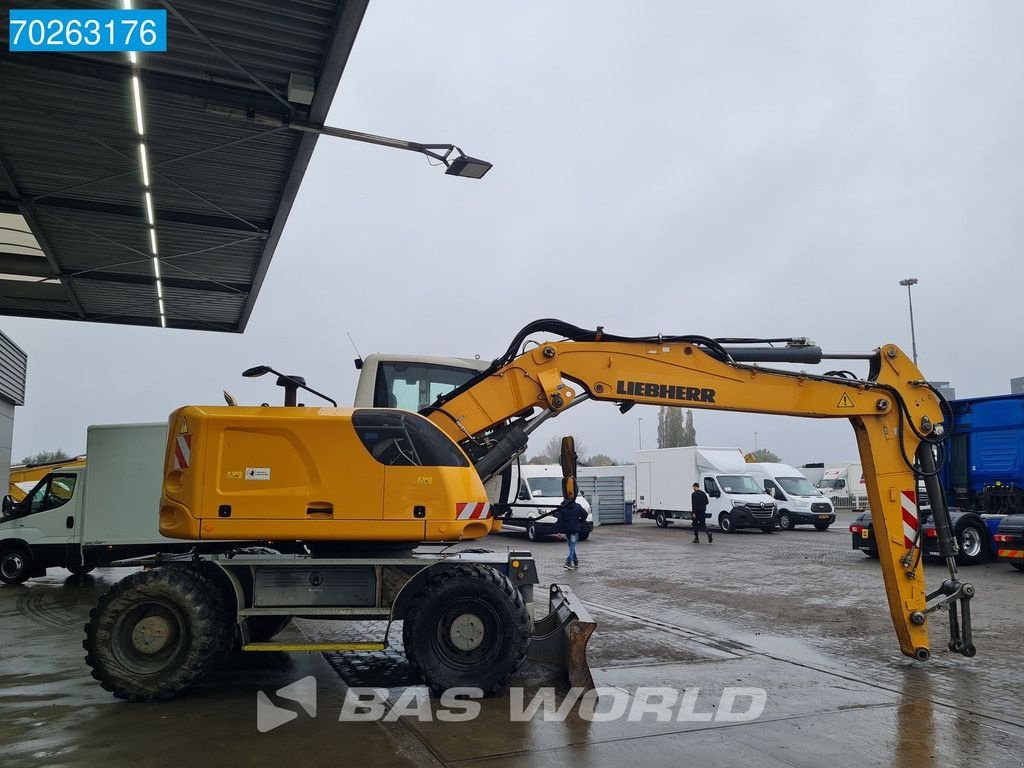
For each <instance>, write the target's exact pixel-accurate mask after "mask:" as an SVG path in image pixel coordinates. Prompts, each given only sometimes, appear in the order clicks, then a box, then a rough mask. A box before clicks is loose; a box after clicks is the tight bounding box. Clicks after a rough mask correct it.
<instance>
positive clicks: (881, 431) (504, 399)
mask: <svg viewBox="0 0 1024 768" xmlns="http://www.w3.org/2000/svg"><path fill="white" fill-rule="evenodd" d="M538 332H547V333H555V334H558V335H560V336H563V337H564V338H562V339H561V340H557V341H549V342H543V343H540V344H537V345H536V346H533V347H531V348H530V349H528V350H527V351H526V352H524V353H522V354H515V353H516V351H517V350H518V348H519V346H520V345H521V344H522V343H523V341H525V339H526V336H528V335H530V334H532V333H538ZM730 341H732V342H738V343H745V344H747V346H735V345H733V346H730V345H729V342H730ZM758 341H759V340H751V339H743V340H713V339H708V338H705V337H696V336H693V337H671V338H663V337H655V338H640V339H636V338H623V337H614V336H608V335H606V334H604V333H603V331H602V330H601V329H598V330H596V331H586V330H583V329H579V328H575V327H573V326H569V325H566V324H564V323H561V322H559V321H538V322H536V323H533V324H531V325H530V326H527V327H526V328H524V329H523V331H522V332H520V334H519V335H518V336H517V337H516V340H515V341H513V344H512V345H511V346H510V348H509V352H507V353H506V355H505V356H504V357H503V358H499V359H498V360H496V361H494V363H493V364H492V365H491V366H490V367H489V368H487V369H486V370H484V371H482V372H481V373H480V374H479V375H477V376H475V377H473V378H472V379H471V380H470V381H468V382H467V383H466V384H464V385H462V386H460V387H458V388H456V389H455V390H453V391H452V392H450V393H448V394H447V395H444V396H442V397H440V398H438V400H437V401H436V402H435V403H433V404H432V405H431V406H429V407H427V408H425V409H424V410H422V411H421V413H422V414H423V415H425V416H427V418H429V419H430V420H431V421H432V422H433V423H434V424H435V425H437V426H438V427H439V428H440V429H442V430H443V431H445V432H446V433H447V434H448V435H449V436H450V437H451V438H452V439H453V440H455V441H456V442H458V443H460V445H462V447H463V448H464V449H465V450H466V451H467V453H468V454H469V455H470V457H471V458H472V459H473V460H474V462H475V464H476V467H477V469H478V471H479V473H480V475H481V477H483V479H484V480H487V479H488V478H490V477H493V476H494V475H496V474H498V473H499V472H501V471H502V470H503V469H504V468H505V467H506V466H508V465H509V463H511V462H512V461H513V460H514V459H515V458H516V456H518V455H519V454H520V453H522V451H523V450H524V449H525V447H526V442H527V438H528V435H529V434H530V432H532V431H533V430H534V429H535V428H536V427H537V426H539V424H540V423H542V422H543V421H545V420H546V419H548V418H551V417H553V416H556V415H558V414H560V413H563V412H565V411H566V410H568V409H569V408H571V407H573V406H574V405H576V404H577V403H580V402H583V401H584V400H587V399H593V400H605V401H609V402H613V403H618V404H619V407H620V409H621V410H622V411H623V412H625V411H626V410H628V409H629V408H631V407H632V406H633V405H634V404H636V403H642V404H648V405H666V406H679V407H686V408H701V409H709V410H727V411H744V412H749V413H767V414H778V415H788V416H803V417H810V418H825V419H827V418H843V419H848V420H849V421H850V423H851V424H852V425H853V429H854V431H855V433H856V437H857V444H858V447H859V450H860V456H861V461H862V462H863V467H864V477H865V484H866V486H867V492H868V500H869V503H870V509H871V515H872V522H873V524H874V530H875V536H876V539H877V541H878V548H879V556H880V561H881V567H882V576H883V580H884V583H885V590H886V595H887V597H888V601H889V610H890V614H891V616H892V621H893V625H894V627H895V629H896V634H897V636H898V638H899V643H900V649H901V650H902V652H903V653H904V654H906V655H907V656H911V657H913V658H915V659H918V660H926V659H927V658H928V657H929V655H930V652H929V643H928V626H927V625H928V616H929V615H930V614H931V613H933V612H935V611H937V610H948V611H949V621H950V630H951V639H950V643H949V645H950V649H951V650H955V651H957V652H960V653H963V654H964V655H968V656H973V655H974V645H973V643H972V642H971V634H970V607H969V606H970V603H969V601H970V598H971V597H972V596H973V593H974V590H973V587H971V585H969V584H963V583H961V582H960V581H959V579H958V577H957V572H956V564H955V560H954V559H953V558H954V555H955V554H956V544H955V540H954V538H953V535H952V527H951V525H950V524H949V516H948V511H947V510H946V507H945V501H944V497H943V494H942V490H941V486H940V484H939V483H938V481H937V480H936V478H935V472H936V459H935V453H936V450H938V446H939V444H940V443H941V442H942V439H943V435H944V434H946V428H945V426H946V425H944V424H943V422H944V421H945V419H946V416H945V414H944V412H943V407H942V405H943V402H942V400H941V396H940V395H938V393H937V392H936V391H935V390H934V389H933V388H932V387H931V386H930V385H928V383H927V382H926V381H925V380H924V376H922V374H921V372H920V371H919V370H918V368H917V367H916V366H915V365H914V363H913V362H912V361H911V360H910V359H909V358H908V357H907V356H906V355H905V354H904V353H903V352H902V351H900V349H898V348H897V347H896V346H894V345H891V344H887V345H884V346H882V347H880V348H879V349H877V350H875V351H874V352H871V353H864V354H853V355H838V354H837V355H825V354H823V353H822V352H821V350H820V349H819V348H817V347H814V346H812V345H809V344H807V343H806V342H805V341H803V340H788V342H789V343H787V344H786V346H782V347H778V346H767V345H758V344H757V342H758ZM773 341H774V342H776V343H779V342H783V341H787V340H773ZM823 358H825V359H828V358H842V359H850V358H855V359H862V360H868V361H869V364H870V374H869V376H868V378H867V379H858V378H855V377H854V376H853V374H850V373H849V372H847V371H833V372H830V373H827V374H824V375H812V374H808V373H806V372H797V371H788V370H778V369H766V368H764V367H761V366H760V365H758V364H755V361H757V362H773V361H774V362H778V363H817V362H820V361H821V359H823ZM919 475H920V476H923V477H924V478H925V482H926V484H927V487H928V491H929V497H930V499H931V505H932V516H933V517H934V519H935V522H936V528H937V532H938V536H939V542H938V543H939V546H940V552H941V554H942V555H943V556H945V558H946V560H947V563H948V565H949V568H950V578H949V579H947V580H946V581H944V582H943V584H942V586H941V587H940V589H938V590H936V591H935V592H934V593H932V594H928V593H926V591H925V584H924V574H923V569H922V566H921V550H920V525H919V515H920V510H919V508H918V505H917V498H916V496H917V487H918V485H917V480H918V476H919ZM929 601H933V602H934V604H933V605H931V606H930V607H929ZM958 609H959V610H958Z"/></svg>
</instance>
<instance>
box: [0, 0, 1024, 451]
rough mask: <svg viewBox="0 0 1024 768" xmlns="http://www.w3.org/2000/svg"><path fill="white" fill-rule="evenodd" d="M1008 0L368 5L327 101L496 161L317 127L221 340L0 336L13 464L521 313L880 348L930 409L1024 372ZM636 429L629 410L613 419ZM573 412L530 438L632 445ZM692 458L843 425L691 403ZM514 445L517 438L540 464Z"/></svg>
mask: <svg viewBox="0 0 1024 768" xmlns="http://www.w3.org/2000/svg"><path fill="white" fill-rule="evenodd" d="M1022 28H1024V4H1022V3H1020V2H1019V0H1007V1H1006V2H984V1H978V2H970V3H964V2H962V1H961V0H956V1H955V2H941V1H939V2H937V1H936V0H928V1H927V2H902V3H893V2H829V3H821V2H811V1H810V0H808V1H807V2H781V1H780V0H776V1H775V2H772V3H765V2H759V1H757V0H746V1H745V2H724V1H723V0H717V1H716V2H681V1H679V0H663V1H661V2H654V1H648V2H634V3H594V2H556V3H553V2H551V1H550V0H544V1H543V2H528V1H526V0H524V1H522V2H517V3H482V2H479V0H465V1H464V2H444V3H422V2H411V1H410V2H398V1H397V0H396V1H392V2H388V1H386V0H371V2H370V7H369V10H368V12H367V14H366V17H365V19H364V22H363V25H362V28H361V30H360V32H359V36H358V38H357V40H356V44H355V49H354V51H353V54H352V58H351V60H350V61H349V65H348V68H347V70H346V72H345V75H344V77H343V79H342V82H341V87H340V89H339V92H338V95H337V96H336V98H335V101H334V105H333V108H332V110H331V114H330V122H331V123H332V124H334V125H339V126H343V127H347V128H353V129H358V130H364V131H370V132H374V133H380V134H384V135H391V136H398V137H403V138H409V139H415V140H418V141H423V142H453V143H456V144H459V145H460V146H461V147H462V148H463V149H464V150H465V151H466V152H467V153H469V154H471V155H476V156H479V157H482V158H485V159H487V160H490V161H491V162H493V163H494V169H493V170H492V171H491V172H490V174H489V175H488V176H487V177H486V178H485V179H484V180H482V181H470V180H463V179H456V178H449V177H446V176H444V175H443V173H441V171H440V170H438V169H435V168H431V167H430V166H428V165H427V163H426V161H425V160H424V159H423V158H421V157H420V156H417V155H415V154H412V153H404V152H399V151H395V150H388V149H383V148H378V147H373V146H369V145H363V144H357V143H353V142H345V141H341V140H333V139H326V138H325V139H321V140H320V142H319V145H318V147H317V150H316V153H315V155H314V157H313V160H312V162H311V164H310V166H309V170H308V171H307V173H306V178H305V181H304V182H303V185H302V188H301V190H300V192H299V195H298V198H297V200H296V204H295V206H294V208H293V209H292V213H291V216H290V218H289V221H288V225H287V227H286V229H285V233H284V236H283V238H282V240H281V242H280V244H279V246H278V249H277V253H276V255H275V256H274V260H273V262H272V264H271V267H270V272H269V274H268V276H267V280H266V282H265V284H264V286H263V290H262V294H261V296H260V298H259V301H258V302H257V305H256V309H255V311H254V313H253V315H252V319H251V321H250V323H249V326H248V329H247V331H246V332H245V334H244V335H241V336H238V335H230V334H209V333H199V332H191V331H187V332H186V331H176V330H171V329H168V330H160V329H142V328H121V327H113V326H103V325H95V324H81V323H69V322H57V321H39V320H22V319H14V318H6V317H5V318H0V327H2V328H3V330H4V331H6V332H7V334H8V335H9V336H11V337H12V338H13V339H14V340H15V342H16V343H18V344H19V345H20V346H21V347H23V348H24V349H25V350H26V351H27V352H28V354H29V380H28V396H27V402H26V404H25V406H24V407H22V408H20V409H18V411H17V416H16V423H15V436H14V458H15V460H17V459H20V458H22V457H23V456H24V455H26V454H28V453H34V452H36V451H40V450H49V449H55V448H63V449H64V450H67V451H71V452H77V451H82V450H84V448H85V430H86V426H87V425H89V424H94V423H114V422H137V421H163V420H165V419H166V417H167V415H168V413H169V412H170V411H171V410H173V409H174V408H176V407H177V406H179V405H183V404H186V403H218V402H221V399H220V398H221V394H220V393H221V390H222V389H224V388H228V389H231V390H232V391H233V392H234V393H235V395H236V396H237V397H238V398H239V400H240V401H241V402H248V403H258V402H260V401H262V400H270V401H272V402H277V401H278V399H279V396H280V395H279V390H277V389H276V388H274V387H273V386H272V381H271V380H270V379H257V380H243V379H241V378H240V377H239V373H240V372H241V370H242V369H243V368H246V367H248V366H250V365H253V364H257V363H268V364H271V365H273V366H275V367H277V368H280V369H285V370H287V371H289V372H293V373H299V374H303V375H305V376H306V378H307V380H308V381H309V383H310V384H311V385H312V386H314V387H316V388H318V389H321V390H324V391H327V392H329V393H332V394H333V395H334V396H335V397H336V398H337V399H338V400H339V401H340V402H343V403H344V402H351V399H352V396H353V394H354V391H355V383H356V371H355V370H354V368H353V365H352V358H353V356H354V353H353V351H352V348H351V346H350V344H349V341H348V339H347V337H346V333H351V334H352V336H353V337H354V338H355V340H356V342H357V344H358V345H359V348H360V350H361V352H362V353H363V354H364V355H366V354H369V353H370V352H373V351H382V352H383V351H388V352H411V353H420V354H449V355H459V356H469V357H471V356H473V355H477V354H478V355H480V356H481V357H483V358H487V359H490V358H492V357H495V356H496V355H498V354H499V353H500V352H501V351H503V350H504V349H505V347H506V346H507V344H508V342H509V340H510V338H511V337H512V335H513V334H514V333H515V332H516V331H517V330H518V329H519V328H520V327H521V326H523V325H524V324H525V323H527V322H529V321H531V320H533V319H536V318H539V317H557V318H561V319H564V320H566V321H569V322H572V323H574V324H576V325H580V326H585V327H594V326H596V325H604V326H605V327H606V329H607V330H608V331H609V332H613V333H620V334H626V335H649V334H655V333H659V332H662V333H666V334H682V333H695V334H704V335H708V336H809V337H811V338H812V339H814V340H815V341H816V342H817V343H819V344H820V345H822V346H823V347H825V348H826V349H830V350H869V349H873V348H875V347H877V346H879V345H880V344H883V343H886V342H896V343H897V344H899V345H900V346H902V347H903V348H904V349H906V350H907V351H908V352H909V350H910V324H909V319H908V312H907V295H906V289H904V288H901V287H900V286H899V284H898V283H899V280H900V279H901V278H904V277H908V276H914V277H917V278H919V279H920V284H919V285H917V286H916V287H915V289H914V302H915V304H914V308H915V320H916V324H917V342H918V353H919V358H920V366H921V369H922V371H923V372H924V373H925V375H926V376H927V377H928V378H930V379H934V380H950V381H952V382H953V384H954V385H955V387H956V391H957V394H958V396H961V397H964V396H976V395H990V394H1002V393H1006V392H1008V391H1009V383H1008V382H1009V379H1010V378H1011V377H1014V376H1022V375H1024V355H1022V354H1021V353H1022V352H1024V342H1022V341H1021V334H1020V326H1021V322H1020V306H1021V289H1020V280H1021V272H1022V270H1021V266H1020V265H1021V257H1020V244H1021V242H1022V234H1024V216H1022V215H1021V210H1022V203H1024V201H1022V196H1024V195H1022V193H1024V148H1022V144H1021V136H1024V125H1022V121H1024V82H1022V80H1024V46H1022V45H1021V42H1020V30H1021V29H1022ZM638 419H642V421H638ZM656 422H657V411H656V409H655V408H653V407H637V408H635V409H633V410H632V411H630V413H629V414H627V415H625V416H623V415H620V414H619V413H618V411H617V409H615V408H614V407H612V406H609V405H604V404H597V403H592V404H586V405H583V406H581V407H579V408H578V409H576V410H575V411H573V412H571V413H569V414H566V415H565V416H564V417H562V418H560V419H557V420H555V421H554V422H552V423H551V424H550V426H549V427H545V428H544V429H545V431H543V432H540V433H539V434H538V438H539V439H538V441H537V442H538V443H539V446H542V445H543V443H544V442H545V441H546V440H547V438H548V437H550V436H552V435H555V434H561V433H563V432H572V433H575V434H576V435H577V436H578V437H579V439H580V440H581V441H582V442H583V444H584V445H585V447H586V448H587V450H588V451H590V452H602V453H608V454H610V455H612V456H615V457H619V458H626V459H630V458H632V454H633V451H635V449H636V448H637V447H638V440H639V439H640V436H641V433H642V439H643V445H644V447H647V448H650V447H654V445H655V428H656ZM695 423H696V427H697V435H698V440H699V441H700V442H701V443H702V444H707V445H723V446H731V445H736V446H739V447H741V448H743V449H744V450H749V449H751V448H753V447H754V440H755V433H756V434H757V443H758V445H759V446H760V447H768V448H771V449H773V450H774V451H776V452H777V453H778V454H780V455H781V456H782V458H783V459H784V460H785V461H788V462H791V463H794V464H799V463H803V462H805V461H816V460H821V461H830V460H840V459H846V458H853V457H854V456H855V454H856V445H855V442H854V439H853V432H852V430H851V429H850V427H849V425H848V424H847V423H846V422H833V421H822V422H818V421H810V420H803V419H791V418H782V417H765V416H750V415H741V414H723V413H714V412H696V413H695ZM539 446H538V447H539Z"/></svg>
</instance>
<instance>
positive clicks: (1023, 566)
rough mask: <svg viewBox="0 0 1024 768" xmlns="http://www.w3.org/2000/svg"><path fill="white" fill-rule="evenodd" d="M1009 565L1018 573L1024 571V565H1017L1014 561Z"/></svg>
mask: <svg viewBox="0 0 1024 768" xmlns="http://www.w3.org/2000/svg"><path fill="white" fill-rule="evenodd" d="M1010 565H1012V566H1013V567H1014V568H1016V569H1017V570H1018V571H1024V563H1018V562H1017V561H1016V560H1011V561H1010Z"/></svg>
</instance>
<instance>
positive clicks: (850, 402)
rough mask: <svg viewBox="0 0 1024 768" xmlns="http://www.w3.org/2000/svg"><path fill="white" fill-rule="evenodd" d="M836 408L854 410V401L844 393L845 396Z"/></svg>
mask: <svg viewBox="0 0 1024 768" xmlns="http://www.w3.org/2000/svg"><path fill="white" fill-rule="evenodd" d="M836 407H837V408H853V407H854V405H853V400H851V399H850V396H849V395H848V394H846V393H845V392H843V396H842V397H840V398H839V405H837V406H836Z"/></svg>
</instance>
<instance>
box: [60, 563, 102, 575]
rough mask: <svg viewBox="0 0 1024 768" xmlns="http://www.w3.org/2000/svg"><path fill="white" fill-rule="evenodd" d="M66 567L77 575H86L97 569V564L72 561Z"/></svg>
mask: <svg viewBox="0 0 1024 768" xmlns="http://www.w3.org/2000/svg"><path fill="white" fill-rule="evenodd" d="M65 567H66V568H67V569H68V570H69V571H71V573H73V574H74V575H75V576H85V574H87V573H92V572H93V571H95V570H96V566H95V565H82V564H81V563H72V564H69V565H67V566H65Z"/></svg>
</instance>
